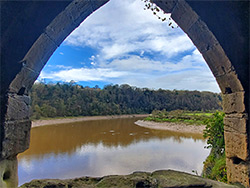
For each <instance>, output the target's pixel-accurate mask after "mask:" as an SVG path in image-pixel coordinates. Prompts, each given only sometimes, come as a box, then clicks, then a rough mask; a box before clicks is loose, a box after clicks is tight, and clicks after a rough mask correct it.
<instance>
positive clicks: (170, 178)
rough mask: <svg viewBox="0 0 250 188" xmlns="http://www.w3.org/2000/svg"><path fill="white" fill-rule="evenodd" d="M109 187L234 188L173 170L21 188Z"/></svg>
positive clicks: (35, 182) (39, 182) (38, 183)
mask: <svg viewBox="0 0 250 188" xmlns="http://www.w3.org/2000/svg"><path fill="white" fill-rule="evenodd" d="M49 186H50V187H61V188H63V187H65V188H66V187H72V188H74V187H75V188H76V187H77V188H78V187H89V188H90V187H91V188H94V187H105V188H107V187H109V188H118V187H122V188H132V187H150V188H154V187H155V188H163V187H164V188H173V187H175V188H183V187H186V188H189V187H190V188H191V187H204V188H211V187H214V188H219V187H221V188H227V187H228V188H229V187H232V188H233V187H236V186H232V185H227V184H224V183H220V182H216V181H213V180H208V179H204V178H202V177H199V176H194V175H191V174H187V173H184V172H177V171H173V170H161V171H155V172H153V173H149V172H135V173H133V174H130V175H119V176H118V175H112V176H104V177H102V178H91V177H82V178H76V179H71V180H33V181H31V182H30V183H26V184H24V185H22V186H21V188H31V187H32V188H36V187H39V188H45V187H49Z"/></svg>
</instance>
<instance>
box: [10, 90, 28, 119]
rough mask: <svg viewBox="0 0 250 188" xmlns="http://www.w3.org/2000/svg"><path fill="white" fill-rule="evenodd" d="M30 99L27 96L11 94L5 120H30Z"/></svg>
mask: <svg viewBox="0 0 250 188" xmlns="http://www.w3.org/2000/svg"><path fill="white" fill-rule="evenodd" d="M29 105H30V97H29V96H26V95H17V94H9V95H8V106H7V113H6V116H5V119H6V120H7V121H10V120H24V119H29V116H30V113H29V107H30V106H29Z"/></svg>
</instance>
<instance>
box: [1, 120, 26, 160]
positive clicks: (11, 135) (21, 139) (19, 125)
mask: <svg viewBox="0 0 250 188" xmlns="http://www.w3.org/2000/svg"><path fill="white" fill-rule="evenodd" d="M30 128H31V121H30V120H22V121H6V122H5V123H4V127H3V131H4V137H3V141H2V155H1V156H2V158H4V159H6V158H9V157H13V156H16V155H17V154H18V153H21V152H24V151H25V150H26V149H28V148H29V140H30Z"/></svg>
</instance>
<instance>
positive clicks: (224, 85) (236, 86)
mask: <svg viewBox="0 0 250 188" xmlns="http://www.w3.org/2000/svg"><path fill="white" fill-rule="evenodd" d="M216 80H217V82H218V84H219V86H220V89H221V92H222V93H223V94H230V93H234V92H240V91H244V89H243V87H242V85H241V82H240V80H239V78H238V76H237V74H236V73H235V72H234V71H232V72H230V73H227V74H225V75H222V76H218V77H216Z"/></svg>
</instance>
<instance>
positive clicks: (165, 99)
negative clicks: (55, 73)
mask: <svg viewBox="0 0 250 188" xmlns="http://www.w3.org/2000/svg"><path fill="white" fill-rule="evenodd" d="M31 99H32V104H31V105H32V114H31V116H32V118H33V119H39V118H41V117H63V116H93V115H115V114H142V113H151V112H152V111H153V110H163V109H167V110H168V111H172V110H176V109H180V110H189V111H210V110H220V109H221V100H222V99H221V96H220V95H219V94H216V93H212V92H199V91H183V90H181V91H179V90H174V91H170V90H163V89H158V90H151V89H148V88H137V87H132V86H129V85H127V84H125V85H107V86H105V87H104V88H103V89H100V88H99V87H98V86H96V87H94V88H90V87H83V86H80V85H76V84H72V83H70V84H61V83H57V84H44V83H37V84H34V85H33V87H32V90H31Z"/></svg>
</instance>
